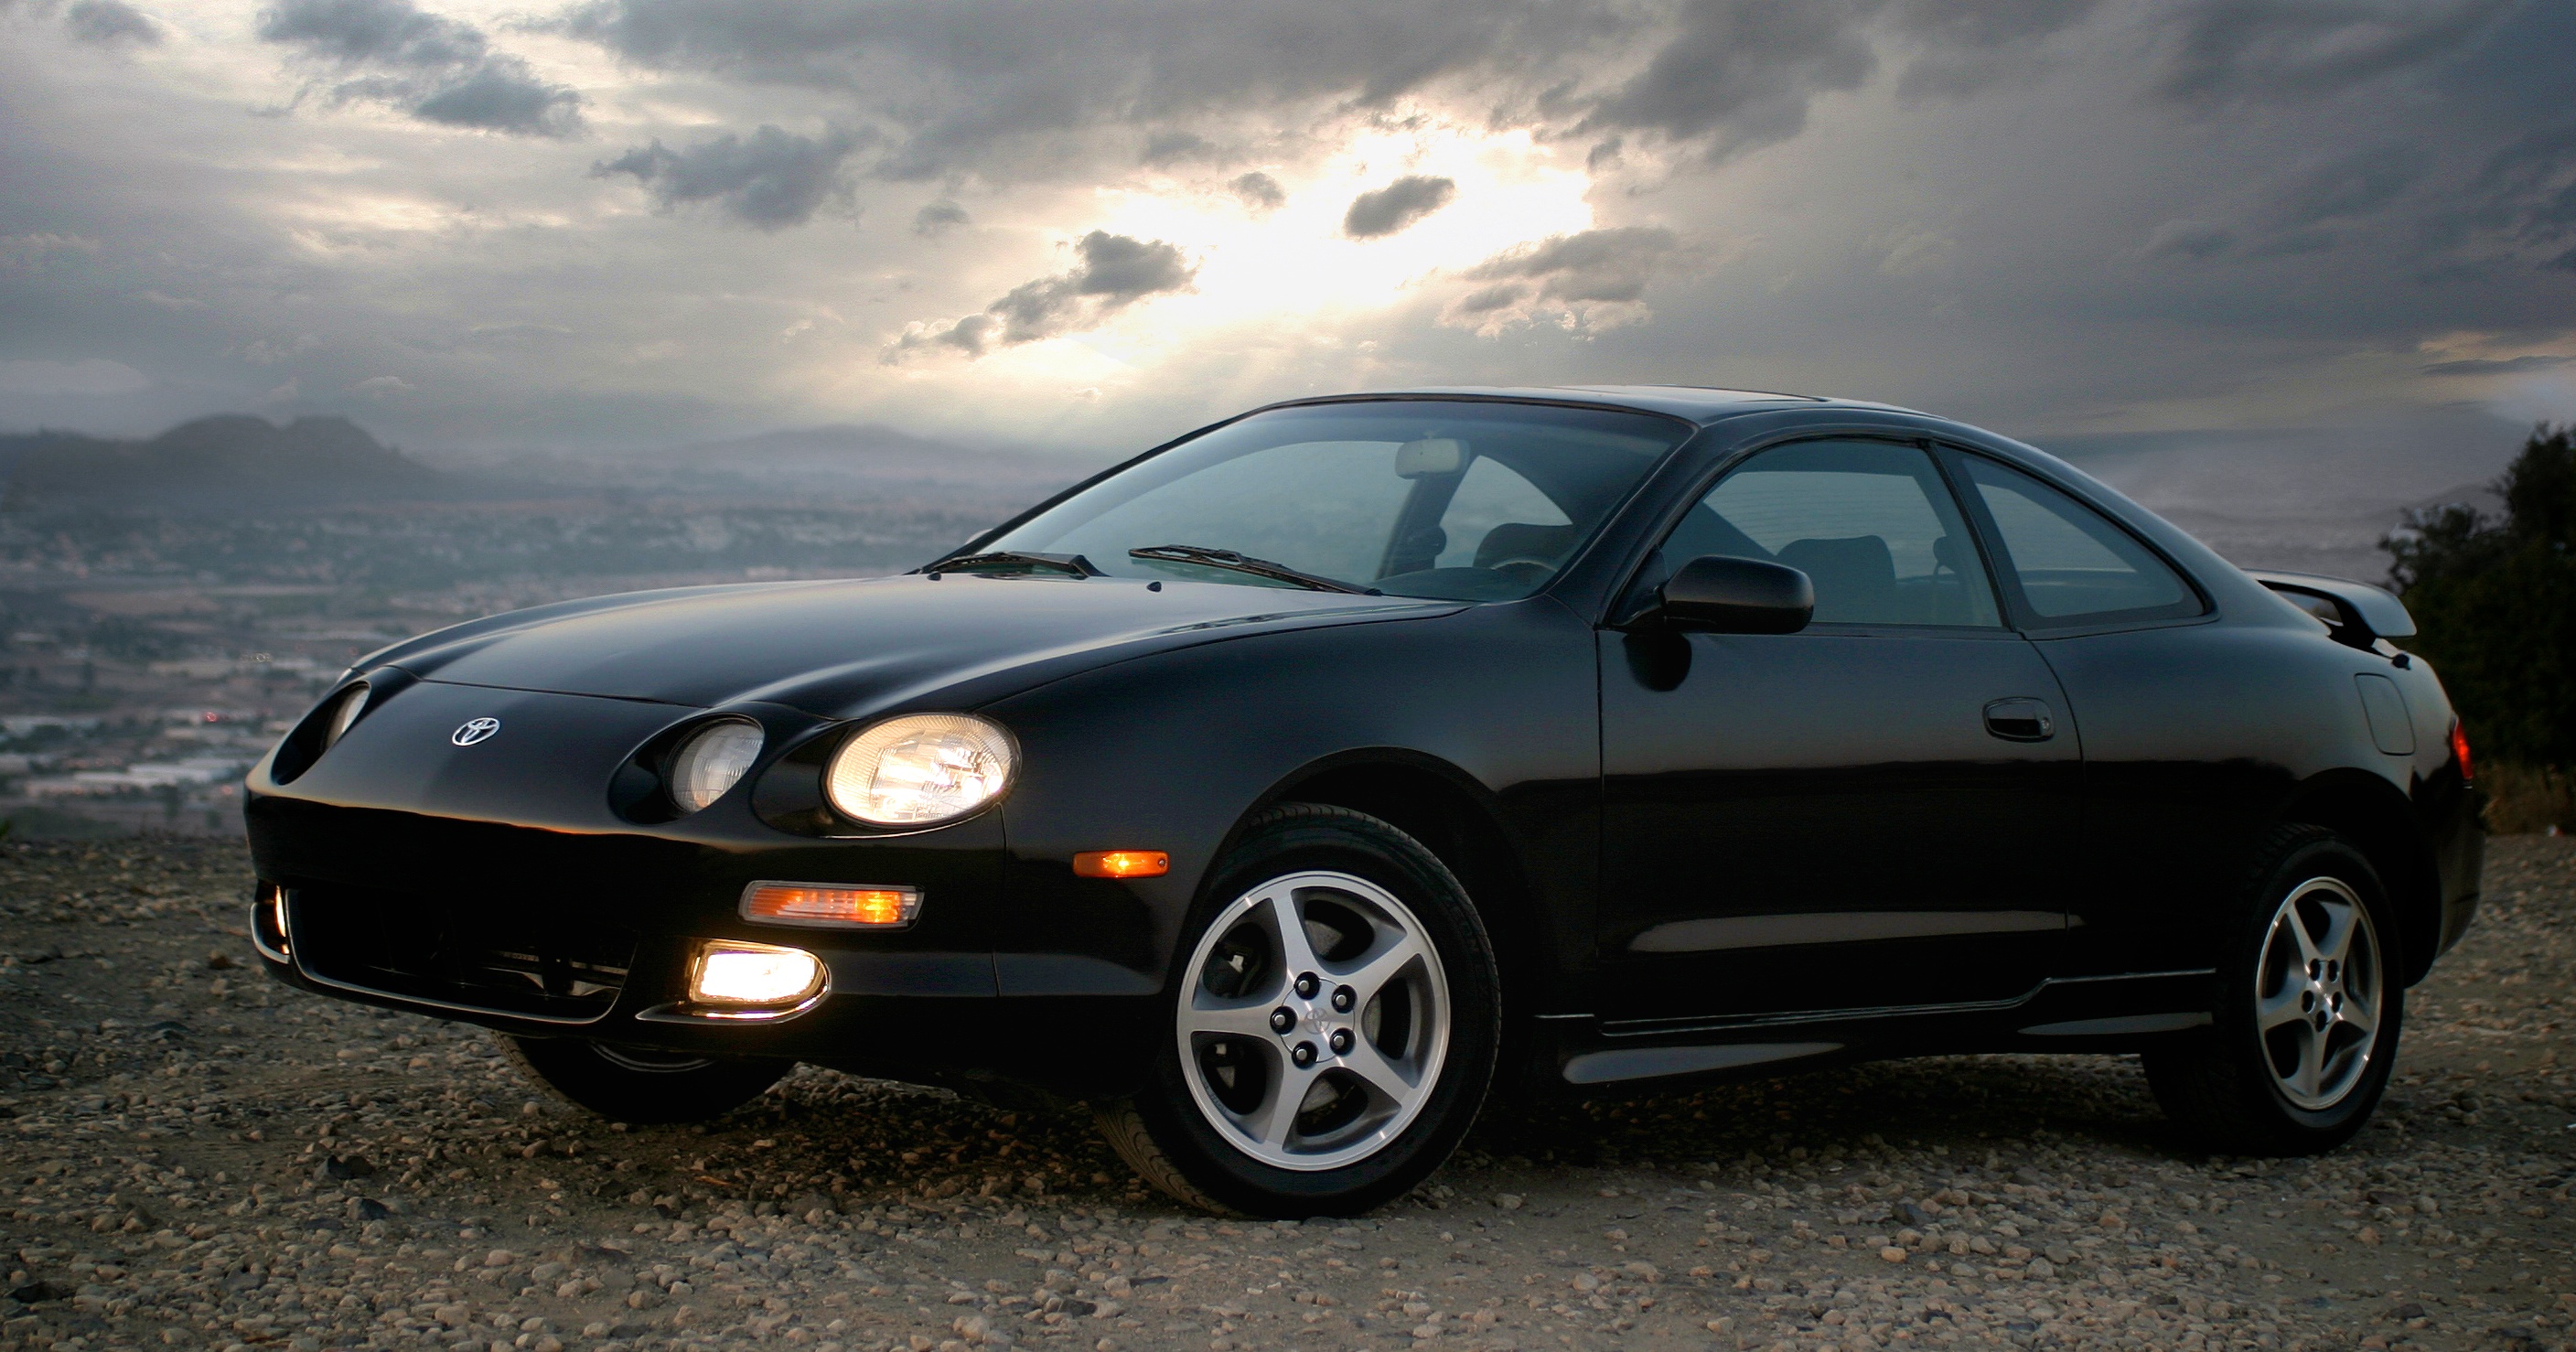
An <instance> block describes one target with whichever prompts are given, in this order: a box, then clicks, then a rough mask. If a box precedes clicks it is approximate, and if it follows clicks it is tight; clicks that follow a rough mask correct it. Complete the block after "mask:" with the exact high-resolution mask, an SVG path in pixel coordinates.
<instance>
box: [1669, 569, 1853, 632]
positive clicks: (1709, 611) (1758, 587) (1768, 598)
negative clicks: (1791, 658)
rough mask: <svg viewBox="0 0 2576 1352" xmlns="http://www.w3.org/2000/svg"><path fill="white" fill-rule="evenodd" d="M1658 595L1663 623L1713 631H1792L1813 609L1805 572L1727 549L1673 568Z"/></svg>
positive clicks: (1813, 597) (1813, 592)
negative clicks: (1733, 554) (1740, 557)
mask: <svg viewBox="0 0 2576 1352" xmlns="http://www.w3.org/2000/svg"><path fill="white" fill-rule="evenodd" d="M1663 599H1664V604H1663V609H1662V611H1661V612H1660V613H1661V616H1662V619H1663V621H1664V623H1666V624H1668V625H1670V626H1672V627H1673V628H1675V629H1696V630H1699V631H1702V632H1704V633H1712V634H1794V633H1796V632H1798V631H1799V630H1801V629H1804V628H1806V627H1807V621H1809V620H1811V619H1813V618H1815V614H1816V584H1815V583H1814V582H1812V581H1810V580H1809V579H1808V577H1807V575H1806V574H1805V573H1802V572H1799V571H1798V570H1797V569H1795V568H1790V567H1786V566H1784V565H1781V564H1777V563H1766V562H1764V561H1762V560H1760V559H1739V558H1735V557H1732V556H1730V555H1726V554H1706V555H1702V556H1701V557H1699V558H1696V559H1693V560H1691V561H1690V562H1688V563H1685V564H1683V565H1682V566H1681V567H1679V568H1677V569H1675V570H1674V571H1673V575H1672V576H1671V577H1670V578H1668V579H1666V580H1665V582H1664V586H1663Z"/></svg>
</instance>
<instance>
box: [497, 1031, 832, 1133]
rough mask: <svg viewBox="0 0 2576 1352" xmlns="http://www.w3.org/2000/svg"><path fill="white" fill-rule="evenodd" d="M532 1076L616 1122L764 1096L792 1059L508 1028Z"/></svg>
mask: <svg viewBox="0 0 2576 1352" xmlns="http://www.w3.org/2000/svg"><path fill="white" fill-rule="evenodd" d="M501 1046H502V1047H503V1048H504V1049H505V1050H507V1051H508V1052H509V1054H510V1059H511V1060H513V1061H515V1062H517V1063H518V1066H519V1070H520V1072H521V1073H523V1074H525V1075H526V1076H527V1077H528V1078H529V1079H530V1080H532V1081H534V1082H536V1083H537V1084H539V1085H542V1086H543V1087H545V1088H547V1089H551V1090H553V1091H554V1092H555V1093H556V1094H558V1095H561V1096H562V1097H563V1098H565V1099H568V1100H570V1101H571V1102H572V1103H573V1104H574V1105H575V1106H576V1107H582V1108H588V1109H589V1110H591V1111H592V1112H594V1113H597V1114H599V1115H600V1116H602V1117H605V1118H607V1119H609V1120H610V1121H612V1122H633V1123H637V1124H639V1125H642V1124H649V1123H656V1122H704V1121H706V1120H708V1119H710V1118H716V1117H722V1116H724V1115H725V1114H726V1113H729V1112H732V1111H733V1110H734V1109H736V1108H739V1107H741V1106H742V1105H744V1104H746V1103H749V1102H750V1101H752V1100H753V1099H756V1098H758V1097H760V1095H761V1093H762V1092H763V1091H764V1090H766V1089H768V1088H769V1086H771V1085H773V1084H776V1083H778V1081H779V1080H780V1078H781V1077H783V1076H785V1075H786V1074H787V1072H788V1071H790V1070H792V1069H794V1068H795V1063H794V1062H792V1061H770V1060H759V1059H754V1058H751V1057H741V1056H693V1055H687V1054H683V1053H678V1052H662V1051H651V1050H647V1049H645V1048H641V1047H618V1046H612V1045H610V1044H608V1043H605V1042H593V1041H591V1040H590V1039H588V1038H577V1037H550V1038H529V1037H517V1036H513V1035H509V1034H504V1035H502V1038H501Z"/></svg>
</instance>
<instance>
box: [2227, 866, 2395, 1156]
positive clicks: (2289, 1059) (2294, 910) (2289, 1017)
mask: <svg viewBox="0 0 2576 1352" xmlns="http://www.w3.org/2000/svg"><path fill="white" fill-rule="evenodd" d="M2382 969H2383V964H2382V962H2381V960H2380V948H2379V935H2378V932H2377V931H2376V930H2375V929H2373V928H2372V926H2371V922H2370V910H2369V908H2368V907H2366V906H2364V905H2363V904H2362V902H2361V898H2360V896H2359V895H2358V894H2356V893H2355V892H2354V891H2353V890H2352V888H2351V887H2350V886H2349V885H2347V884H2345V883H2344V882H2343V881H2341V880H2340V879H2336V878H2311V879H2309V880H2308V881H2306V882H2303V883H2301V884H2299V885H2298V886H2297V887H2294V888H2292V889H2290V894H2289V896H2287V897H2286V898H2284V899H2283V900H2282V902H2281V905H2280V908H2279V909H2278V910H2276V911H2274V912H2273V914H2272V923H2271V924H2270V926H2269V927H2268V928H2267V929H2266V930H2265V932H2264V936H2263V956H2262V959H2261V961H2259V962H2257V963H2256V964H2255V967H2254V1030H2255V1035H2256V1036H2257V1037H2259V1038H2260V1039H2262V1044H2263V1059H2264V1061H2265V1063H2266V1064H2267V1065H2269V1066H2270V1067H2271V1071H2272V1079H2273V1082H2274V1084H2275V1086H2276V1087H2277V1088H2278V1089H2279V1090H2280V1092H2281V1096H2282V1097H2283V1098H2286V1099H2288V1100H2289V1101H2290V1102H2291V1103H2293V1104H2296V1105H2297V1106H2299V1107H2301V1108H2306V1109H2309V1110H2311V1111H2315V1110H2320V1109H2325V1108H2331V1107H2333V1106H2334V1105H2335V1104H2336V1103H2338V1102H2341V1101H2342V1099H2343V1097H2344V1096H2345V1095H2346V1094H2349V1093H2351V1092H2352V1089H2353V1086H2354V1085H2356V1084H2359V1083H2360V1082H2361V1079H2362V1075H2363V1073H2364V1072H2365V1071H2367V1070H2368V1069H2369V1067H2370V1058H2371V1054H2372V1052H2373V1051H2375V1050H2376V1049H2377V1047H2378V1045H2379V1008H2380V992H2381V989H2382V987H2381V980H2382V976H2383V970H2382Z"/></svg>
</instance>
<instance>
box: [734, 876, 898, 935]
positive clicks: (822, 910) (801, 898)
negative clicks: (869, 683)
mask: <svg viewBox="0 0 2576 1352" xmlns="http://www.w3.org/2000/svg"><path fill="white" fill-rule="evenodd" d="M920 914H921V889H920V888H918V887H835V886H831V885H828V884H823V883H753V884H752V885H751V886H750V887H749V888H747V889H745V891H744V892H743V894H742V918H743V919H745V920H757V921H760V922H761V923H763V924H770V925H811V926H816V927H819V928H827V929H900V928H902V927H903V926H905V925H909V924H911V923H912V922H913V919H914V917H916V916H918V915H920Z"/></svg>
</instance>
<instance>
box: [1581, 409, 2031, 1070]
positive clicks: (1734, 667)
mask: <svg viewBox="0 0 2576 1352" xmlns="http://www.w3.org/2000/svg"><path fill="white" fill-rule="evenodd" d="M1660 554H1661V562H1662V564H1663V565H1666V566H1670V567H1678V566H1679V565H1680V564H1681V563H1683V562H1686V561H1687V560H1689V559H1691V558H1695V557H1698V556H1700V555H1704V554H1732V555H1738V556H1742V557H1750V558H1757V559H1767V560H1771V561H1774V562H1778V563H1783V564H1786V565H1788V566H1790V567H1794V568H1798V569H1800V570H1802V571H1804V572H1806V573H1807V574H1808V576H1809V578H1810V579H1811V580H1812V581H1813V582H1814V584H1815V591H1816V612H1815V618H1814V621H1813V623H1811V624H1810V625H1809V626H1808V627H1807V628H1806V629H1804V630H1803V631H1801V632H1798V633H1794V634H1777V635H1756V634H1706V633H1689V634H1682V633H1675V632H1672V631H1669V630H1662V629H1657V628H1654V627H1652V626H1651V625H1649V626H1645V627H1640V628H1636V629H1633V630H1631V631H1627V632H1622V631H1620V630H1616V629H1608V630H1604V631H1602V632H1601V634H1600V635H1599V644H1600V662H1601V691H1602V696H1601V718H1602V774H1603V781H1604V785H1603V787H1604V817H1603V833H1604V838H1603V879H1602V883H1603V888H1602V904H1601V911H1600V915H1601V929H1600V935H1599V939H1600V944H1601V948H1602V956H1603V960H1604V961H1603V968H1602V970H1603V971H1604V972H1605V974H1606V975H1607V977H1608V981H1607V983H1606V985H1605V987H1604V989H1603V991H1602V993H1601V998H1600V1000H1599V1002H1598V1004H1599V1007H1600V1008H1601V1010H1602V1012H1603V1016H1604V1017H1605V1018H1608V1019H1617V1018H1622V1017H1626V1018H1691V1017H1706V1016H1712V1015H1718V1016H1723V1015H1749V1014H1759V1013H1771V1012H1783V1011H1821V1010H1861V1009H1873V1010H1875V1009H1894V1008H1908V1007H1915V1006H1927V1005H1945V1004H1957V1003H1963V1002H1976V1001H1988V1000H1998V999H2010V998H2015V997H2018V996H2020V995H2022V994H2024V993H2026V992H2028V991H2030V990H2031V989H2032V988H2033V987H2034V986H2035V985H2036V984H2037V982H2038V981H2039V980H2040V979H2041V978H2042V977H2043V976H2044V975H2045V974H2046V972H2047V970H2048V966H2049V964H2050V962H2051V960H2052V959H2053V957H2054V955H2055V954H2056V953H2057V951H2058V949H2059V947H2060V945H2061V944H2062V942H2063V928H2064V923H2065V912H2066V909H2067V902H2066V899H2065V896H2064V883H2065V879H2066V870H2067V868H2068V865H2069V863H2070V860H2071V858H2072V848H2073V835H2074V829H2075V826H2076V820H2077V787H2078V786H2077V776H2078V774H2079V773H2080V767H2079V753H2078V749H2077V738H2076V735H2075V730H2074V728H2073V727H2072V725H2071V724H2070V723H2069V722H2068V720H2067V718H2066V716H2065V712H2064V700H2063V699H2062V697H2061V696H2060V694H2059V691H2058V687H2057V684H2056V682H2055V680H2054V678H2053V677H2052V676H2051V675H2050V673H2049V669H2048V666H2047V664H2046V663H2044V662H2043V661H2041V660H2040V658H2039V656H2038V655H2037V653H2036V652H2034V651H2033V649H2032V647H2031V645H2030V643H2029V642H2027V641H2026V640H2024V639H2023V638H2022V637H2021V636H2020V635H2019V634H2018V633H2016V632H2014V631H2013V630H2012V629H2010V628H2008V627H2006V626H2005V624H2004V623H2003V619H2002V615H2001V613H2000V609H1999V607H1998V606H1997V604H1996V601H1995V595H1994V591H1993V587H1992V583H1991V581H1990V578H1989V574H1988V571H1987V568H1986V565H1985V563H1984V561H1983V557H1982V552H1981V551H1980V549H1979V548H1978V545H1977V543H1976V540H1975V538H1974V537H1973V536H1972V535H1971V533H1970V532H1969V529H1968V527H1967V524H1966V522H1965V521H1964V519H1963V518H1962V516H1961V514H1960V511H1959V507H1958V504H1957V502H1956V500H1955V499H1954V498H1953V496H1952V494H1951V490H1950V488H1949V486H1948V484H1947V482H1946V481H1945V479H1944V477H1943V475H1942V473H1941V472H1940V470H1939V469H1938V468H1937V466H1936V464H1935V462H1934V460H1933V458H1932V457H1931V455H1930V454H1928V453H1927V452H1926V451H1925V450H1923V449H1922V448H1920V447H1918V446H1915V445H1912V444H1909V443H1904V442H1895V441H1877V440H1866V439H1852V438H1845V439H1832V440H1815V441H1802V442H1794V443H1790V444H1787V445H1783V446H1778V447H1774V448H1771V449H1768V450H1764V451H1762V452H1760V453H1758V454H1756V455H1755V456H1753V457H1752V458H1750V459H1749V460H1746V461H1745V462H1743V463H1742V464H1740V465H1738V466H1737V467H1735V468H1734V469H1732V470H1730V471H1729V472H1728V473H1726V474H1725V475H1724V476H1723V477H1722V478H1721V479H1720V480H1718V482H1717V483H1716V484H1715V485H1714V486H1713V487H1712V488H1710V489H1709V490H1708V491H1707V492H1706V494H1705V496H1704V497H1702V499H1701V500H1700V501H1699V502H1698V503H1697V504H1696V505H1695V506H1694V507H1693V508H1692V509H1691V510H1690V511H1689V513H1688V514H1687V515H1686V516H1685V517H1684V519H1683V520H1682V521H1681V523H1680V524H1679V525H1678V526H1676V527H1675V528H1674V529H1673V531H1672V532H1671V534H1670V535H1669V536H1668V538H1667V539H1666V540H1665V541H1664V543H1663V545H1662V548H1661V550H1660Z"/></svg>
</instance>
